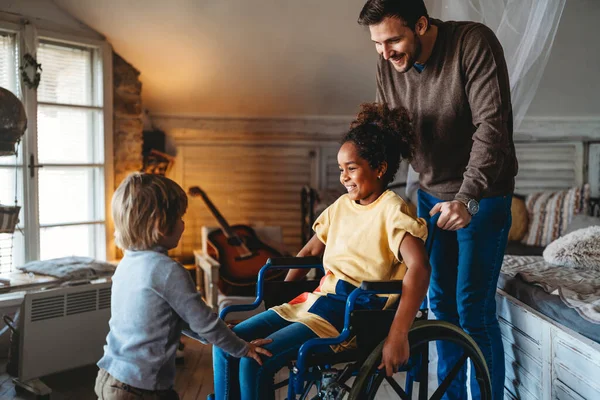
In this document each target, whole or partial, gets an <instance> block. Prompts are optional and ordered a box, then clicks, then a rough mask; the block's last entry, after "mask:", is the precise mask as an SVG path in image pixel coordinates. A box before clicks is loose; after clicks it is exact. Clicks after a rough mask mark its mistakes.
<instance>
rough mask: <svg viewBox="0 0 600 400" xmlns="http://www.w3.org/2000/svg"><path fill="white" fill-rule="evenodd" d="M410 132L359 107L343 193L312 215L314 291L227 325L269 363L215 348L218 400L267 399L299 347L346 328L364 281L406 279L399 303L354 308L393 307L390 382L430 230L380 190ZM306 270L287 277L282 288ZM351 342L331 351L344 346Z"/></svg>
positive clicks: (387, 300) (344, 159)
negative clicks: (318, 262)
mask: <svg viewBox="0 0 600 400" xmlns="http://www.w3.org/2000/svg"><path fill="white" fill-rule="evenodd" d="M414 140H415V139H414V135H413V132H412V129H411V122H410V118H409V115H408V112H407V111H406V109H404V108H398V109H393V110H390V109H389V108H388V107H387V105H385V104H375V103H372V104H363V105H362V106H361V111H360V112H359V114H358V116H357V118H356V120H355V121H353V122H352V124H351V126H350V130H349V131H348V132H347V133H346V134H345V135H344V136H343V138H342V141H341V143H342V146H341V148H340V150H339V152H338V156H337V158H338V164H339V168H340V182H341V183H342V185H344V186H345V187H346V189H347V191H348V193H347V194H344V195H342V196H341V197H340V198H339V199H338V200H337V201H336V202H335V203H333V204H332V205H331V206H329V207H328V208H327V209H326V210H325V211H323V213H322V214H321V215H320V216H319V217H318V218H317V220H316V222H315V224H314V226H313V229H314V231H315V235H314V236H313V237H312V238H311V239H310V241H309V242H308V243H307V244H306V246H304V248H303V249H302V250H301V251H300V252H299V253H298V257H305V256H323V265H324V268H325V271H326V275H325V276H324V277H323V278H322V280H321V283H320V285H319V287H318V288H317V289H316V290H315V291H314V292H312V293H303V294H302V295H300V296H298V297H296V298H295V299H293V300H292V301H290V302H289V303H286V304H282V305H280V306H276V307H273V308H271V309H269V310H267V311H265V312H263V313H261V314H259V315H256V316H254V317H252V318H250V319H248V320H246V321H244V322H242V323H240V324H239V325H237V326H236V327H235V328H234V332H235V333H236V334H237V335H238V336H239V337H241V338H243V339H244V340H247V341H252V340H256V339H258V338H263V337H266V338H268V339H271V340H272V342H271V343H268V344H267V345H265V346H264V348H265V349H267V350H268V351H270V352H271V353H272V354H273V356H272V357H271V358H265V359H264V360H263V365H262V366H261V365H259V364H258V363H257V362H256V361H254V360H252V359H248V358H244V359H239V358H235V357H233V356H231V355H229V354H227V353H226V352H225V351H223V350H222V349H220V348H217V347H214V348H213V367H214V383H215V395H216V399H218V400H220V399H240V398H241V399H267V398H269V399H270V398H273V397H274V388H273V379H274V375H275V374H276V372H277V371H278V370H280V369H281V368H283V367H284V366H286V365H287V364H288V363H289V362H290V361H291V360H293V359H295V358H296V356H297V353H298V349H299V348H300V346H301V345H302V344H303V343H305V342H306V341H308V340H309V339H313V338H316V337H321V338H328V337H336V336H338V335H339V334H340V332H341V331H342V329H343V325H344V309H345V302H346V299H347V297H348V295H349V294H350V293H351V292H352V290H354V289H355V288H356V287H358V286H360V285H361V282H363V281H388V280H403V284H402V298H401V299H400V302H399V304H398V300H399V299H398V296H397V295H389V296H381V295H371V296H367V297H364V298H363V299H362V300H360V301H359V302H358V308H359V309H372V310H381V309H387V308H392V307H395V306H396V305H397V306H398V307H397V311H396V313H395V317H394V320H393V323H392V326H391V328H390V332H389V336H388V337H387V339H386V342H385V345H384V350H383V360H382V363H381V365H380V368H384V369H385V371H386V374H387V375H388V376H389V375H392V374H393V373H394V372H396V371H397V369H398V367H399V366H401V365H403V364H404V363H405V362H406V361H407V359H408V357H409V343H408V331H409V329H410V327H411V325H412V323H413V320H414V319H415V315H416V314H417V311H418V309H419V306H420V305H421V303H422V301H423V299H424V298H425V295H426V293H427V288H428V284H429V277H430V266H429V261H428V256H427V253H426V251H425V247H424V241H425V239H426V237H427V226H426V223H425V221H424V220H423V219H420V218H416V217H415V216H414V215H413V213H412V212H411V211H410V209H409V207H408V205H407V204H406V203H405V202H404V201H403V200H402V199H401V198H400V197H399V196H398V195H396V194H395V193H394V192H392V191H390V190H388V189H387V186H388V184H389V183H390V182H392V181H393V179H394V175H395V174H396V172H397V171H398V168H399V165H400V161H401V160H402V159H405V160H408V159H410V157H411V155H412V152H413V147H414ZM306 273H307V270H290V272H289V273H288V275H287V277H286V281H292V280H300V279H302V278H303V277H304V276H305V275H306ZM352 345H353V343H352V340H351V341H348V342H346V343H345V344H343V345H341V346H336V347H335V348H334V349H328V350H327V351H330V352H337V351H342V350H343V349H344V348H345V347H351V346H352Z"/></svg>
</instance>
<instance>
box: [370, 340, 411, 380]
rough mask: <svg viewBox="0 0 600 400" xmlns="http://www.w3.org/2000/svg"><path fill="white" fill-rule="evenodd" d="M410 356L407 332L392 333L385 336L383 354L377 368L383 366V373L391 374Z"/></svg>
mask: <svg viewBox="0 0 600 400" xmlns="http://www.w3.org/2000/svg"><path fill="white" fill-rule="evenodd" d="M409 356H410V348H409V346H408V333H394V334H391V335H389V336H388V337H387V339H386V340H385V344H384V345H383V356H382V358H381V364H379V367H377V368H378V369H382V368H384V367H385V374H386V375H387V376H392V375H394V374H395V373H396V372H398V368H399V367H401V366H402V365H404V364H406V362H407V361H408V357H409Z"/></svg>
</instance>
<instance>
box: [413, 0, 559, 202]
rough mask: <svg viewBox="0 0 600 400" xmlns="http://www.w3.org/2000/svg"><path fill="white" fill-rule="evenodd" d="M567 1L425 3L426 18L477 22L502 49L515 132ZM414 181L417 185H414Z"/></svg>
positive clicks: (456, 0) (415, 178) (439, 0)
mask: <svg viewBox="0 0 600 400" xmlns="http://www.w3.org/2000/svg"><path fill="white" fill-rule="evenodd" d="M565 2H566V0H425V4H426V5H427V10H428V11H429V15H430V16H431V17H433V18H439V19H441V20H444V21H450V20H454V21H477V22H482V23H483V24H485V25H487V26H488V27H489V28H491V29H492V30H493V31H494V32H495V33H496V36H497V37H498V40H500V43H501V44H502V47H503V48H504V56H505V58H506V64H507V66H508V73H509V76H510V91H511V98H512V106H513V118H514V130H515V131H517V130H518V129H519V127H520V126H521V123H522V122H523V118H524V117H525V114H526V113H527V109H528V108H529V105H530V104H531V101H532V100H533V98H534V96H535V92H536V91H537V88H538V85H539V83H540V79H541V78H542V75H543V74H544V69H545V68H546V64H547V62H548V56H549V55H550V50H551V49H552V44H553V43H554V37H555V35H556V30H557V28H558V23H559V21H560V17H561V15H562V12H563V10H564V8H565ZM415 181H416V182H415ZM406 183H407V195H408V196H409V197H410V198H411V199H415V198H416V189H417V188H418V174H417V173H416V172H414V170H413V169H412V167H411V168H409V172H408V177H407V182H406Z"/></svg>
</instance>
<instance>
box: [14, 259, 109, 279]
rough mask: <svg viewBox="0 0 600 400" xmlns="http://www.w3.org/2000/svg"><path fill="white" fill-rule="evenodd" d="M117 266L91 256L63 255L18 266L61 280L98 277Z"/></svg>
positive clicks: (21, 268)
mask: <svg viewBox="0 0 600 400" xmlns="http://www.w3.org/2000/svg"><path fill="white" fill-rule="evenodd" d="M116 268H117V266H116V265H113V264H110V263H108V262H105V261H98V260H94V259H93V258H90V257H62V258H54V259H52V260H44V261H32V262H29V263H27V264H25V265H22V266H20V267H17V269H20V270H21V271H23V272H33V273H34V274H41V275H49V276H54V277H56V278H59V279H61V280H79V279H96V278H100V277H103V276H107V275H112V274H113V273H114V272H115V269H116Z"/></svg>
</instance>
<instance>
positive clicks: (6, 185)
mask: <svg viewBox="0 0 600 400" xmlns="http://www.w3.org/2000/svg"><path fill="white" fill-rule="evenodd" d="M15 177H16V178H17V183H18V186H17V187H15ZM0 182H2V184H0V204H2V205H4V206H14V205H15V189H17V194H18V197H17V204H18V205H20V206H21V211H20V213H19V225H18V226H23V222H24V221H25V218H24V217H23V211H24V208H23V175H22V174H21V168H17V171H16V176H15V169H14V168H10V167H9V168H4V167H0Z"/></svg>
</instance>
